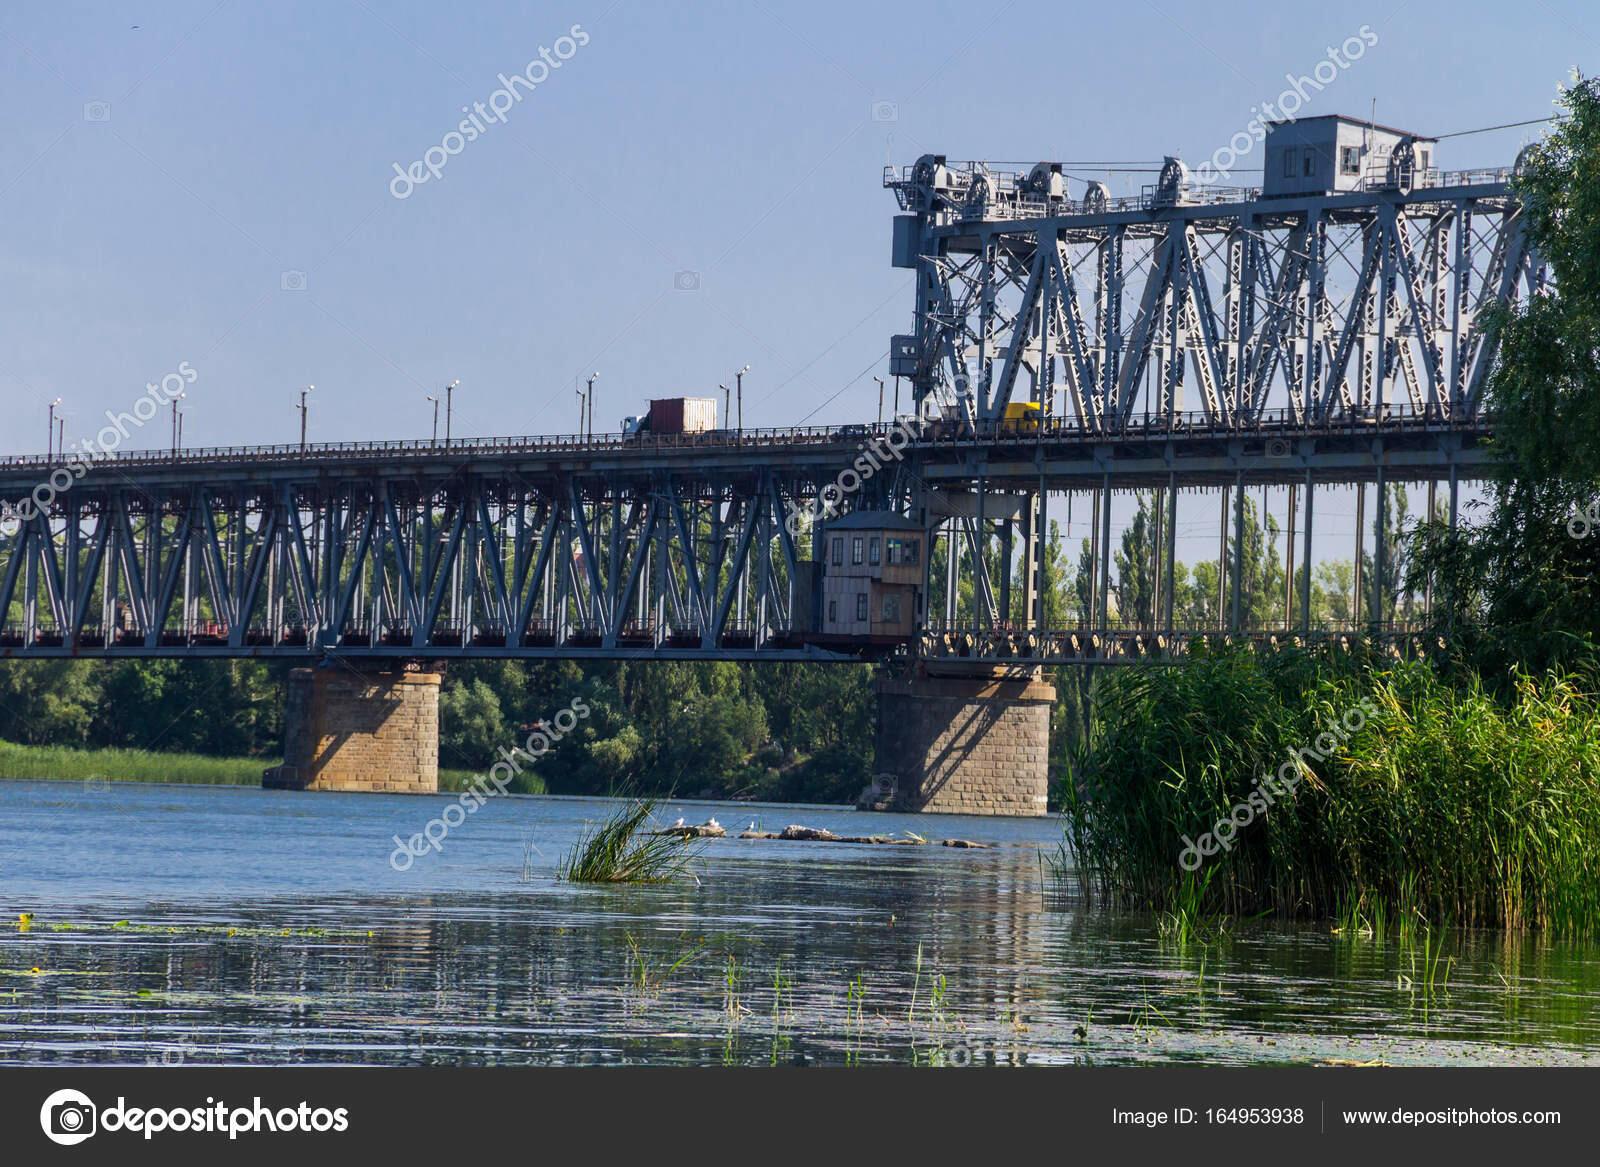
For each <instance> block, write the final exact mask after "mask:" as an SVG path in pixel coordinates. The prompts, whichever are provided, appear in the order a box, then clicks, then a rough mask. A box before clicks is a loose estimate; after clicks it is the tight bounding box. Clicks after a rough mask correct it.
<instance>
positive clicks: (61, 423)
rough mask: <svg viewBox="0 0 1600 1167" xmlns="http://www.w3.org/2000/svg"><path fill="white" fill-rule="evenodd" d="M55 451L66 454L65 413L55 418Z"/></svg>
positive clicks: (62, 454) (63, 455) (64, 455)
mask: <svg viewBox="0 0 1600 1167" xmlns="http://www.w3.org/2000/svg"><path fill="white" fill-rule="evenodd" d="M56 453H58V454H60V455H61V456H62V457H63V458H65V457H66V456H67V415H66V414H64V413H63V414H62V415H61V416H60V417H58V418H56Z"/></svg>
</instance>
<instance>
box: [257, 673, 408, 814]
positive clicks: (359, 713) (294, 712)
mask: <svg viewBox="0 0 1600 1167" xmlns="http://www.w3.org/2000/svg"><path fill="white" fill-rule="evenodd" d="M439 681H440V674H438V673H436V672H406V671H402V670H401V669H400V668H399V667H398V666H397V667H395V668H393V669H382V668H376V667H366V668H353V667H349V666H346V665H343V664H338V665H332V666H328V667H322V668H310V669H294V670H291V672H290V673H289V691H288V699H287V701H286V703H285V709H284V724H283V765H281V766H274V767H272V769H270V770H268V771H266V772H265V773H264V774H263V775H262V781H261V784H262V785H263V786H265V787H268V788H269V789H277V790H360V791H377V792H385V793H406V794H432V793H435V792H436V791H437V790H438V789H439Z"/></svg>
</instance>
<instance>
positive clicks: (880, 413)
mask: <svg viewBox="0 0 1600 1167" xmlns="http://www.w3.org/2000/svg"><path fill="white" fill-rule="evenodd" d="M872 379H873V380H874V381H876V382H877V383H878V424H879V425H882V424H883V378H882V377H873V378H872Z"/></svg>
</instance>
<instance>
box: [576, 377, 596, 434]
mask: <svg viewBox="0 0 1600 1167" xmlns="http://www.w3.org/2000/svg"><path fill="white" fill-rule="evenodd" d="M599 379H600V371H599V370H598V369H596V370H595V371H594V372H593V373H590V374H589V380H588V381H587V385H588V389H587V391H586V392H585V393H584V402H585V403H586V405H587V406H588V409H589V425H588V428H587V429H585V428H584V425H583V422H582V419H581V418H580V419H579V423H578V430H579V432H581V433H583V434H585V435H586V437H589V438H592V437H594V383H595V382H596V381H598V380H599Z"/></svg>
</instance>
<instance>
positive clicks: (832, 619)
mask: <svg viewBox="0 0 1600 1167" xmlns="http://www.w3.org/2000/svg"><path fill="white" fill-rule="evenodd" d="M838 622H839V601H838V600H829V601H828V623H829V624H837V623H838Z"/></svg>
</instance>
